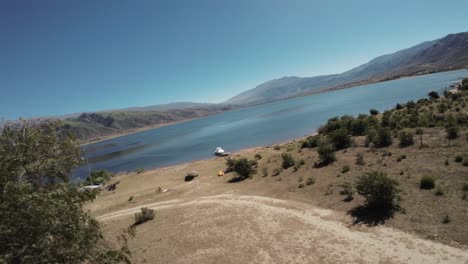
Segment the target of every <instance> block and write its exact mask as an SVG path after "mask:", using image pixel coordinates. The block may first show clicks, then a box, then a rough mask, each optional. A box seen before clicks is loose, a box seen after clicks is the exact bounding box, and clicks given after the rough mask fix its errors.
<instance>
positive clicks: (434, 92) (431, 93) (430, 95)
mask: <svg viewBox="0 0 468 264" xmlns="http://www.w3.org/2000/svg"><path fill="white" fill-rule="evenodd" d="M427 95H428V96H429V98H431V99H433V100H434V99H438V98H439V97H440V96H439V93H437V92H436V91H430V92H429V93H428V94H427Z"/></svg>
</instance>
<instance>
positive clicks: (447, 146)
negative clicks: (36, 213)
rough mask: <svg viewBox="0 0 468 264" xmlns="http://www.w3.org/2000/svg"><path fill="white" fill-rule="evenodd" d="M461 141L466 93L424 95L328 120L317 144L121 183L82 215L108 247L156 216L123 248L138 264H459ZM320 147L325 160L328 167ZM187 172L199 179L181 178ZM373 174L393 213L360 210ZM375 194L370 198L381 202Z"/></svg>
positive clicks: (466, 191) (308, 141)
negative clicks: (392, 193) (143, 213)
mask: <svg viewBox="0 0 468 264" xmlns="http://www.w3.org/2000/svg"><path fill="white" fill-rule="evenodd" d="M465 82H466V83H468V80H466V81H465ZM465 88H466V86H465ZM304 122H307V120H304ZM451 127H453V128H455V131H456V132H457V133H456V136H455V137H449V138H451V139H450V141H449V140H448V139H447V136H448V131H449V130H450V129H448V128H451ZM418 128H420V129H422V130H421V132H422V133H421V135H418V134H417V133H418V132H417V131H419V130H418ZM467 133H468V92H467V91H465V92H461V93H456V94H453V95H452V94H450V93H447V94H446V96H445V97H441V98H437V96H436V95H434V94H433V96H432V99H421V100H419V101H417V102H407V103H402V104H398V105H397V106H396V107H395V108H394V109H391V110H389V111H386V112H384V113H381V114H379V113H377V112H375V111H372V114H371V115H360V116H358V117H351V116H343V117H336V118H331V119H330V120H329V121H328V122H327V123H326V124H324V125H323V126H322V128H321V129H320V134H318V135H313V136H310V137H307V138H304V139H299V140H296V141H292V142H289V143H285V144H282V145H277V146H270V147H264V148H256V149H250V150H245V151H241V152H239V153H235V154H234V155H232V158H233V160H234V162H232V160H231V162H227V161H226V159H224V158H213V159H209V160H203V161H196V162H191V163H186V164H181V165H177V166H172V167H166V168H161V169H157V170H153V171H147V172H142V173H140V174H136V173H130V174H123V175H122V174H121V175H119V176H117V177H116V178H115V179H113V180H112V181H111V182H109V183H113V182H117V181H118V182H120V184H119V186H118V188H117V189H116V190H113V191H104V192H102V193H101V195H100V196H99V197H98V198H97V200H95V201H94V202H92V203H90V204H88V208H89V209H90V210H91V212H92V214H93V215H94V216H96V217H97V219H98V220H99V221H100V222H101V223H102V225H103V229H104V232H105V234H106V237H108V238H109V239H112V237H115V234H116V233H118V232H120V230H123V229H125V228H127V227H128V226H130V225H131V224H132V223H133V222H134V214H135V213H137V212H138V211H139V210H140V208H142V207H147V208H151V209H153V210H154V211H155V218H154V219H153V220H151V221H149V222H147V223H144V224H142V225H139V226H138V227H137V228H136V235H135V237H134V238H132V239H130V240H129V246H130V248H131V249H132V251H133V252H135V254H134V260H135V261H136V262H137V263H151V262H154V261H156V260H158V261H161V262H173V263H239V262H249V263H272V262H275V261H276V262H279V263H379V262H382V261H385V263H466V261H468V251H467V250H466V249H467V247H468V233H467V232H466V222H467V221H468V214H467V211H466V208H467V204H468V178H467V177H466V176H467V174H466V173H467V168H468V167H467V166H468V140H467V136H468V135H467ZM402 135H403V136H402ZM452 136H453V135H452ZM409 139H411V140H409ZM402 143H404V144H402ZM330 145H331V148H329V147H330ZM324 149H331V151H330V152H328V154H330V153H332V154H333V157H334V158H333V159H330V160H329V161H328V162H327V163H324V162H323V159H324V155H325V156H328V154H327V152H324V151H323V150H324ZM330 157H331V156H330ZM243 158H245V159H247V161H248V164H250V166H251V167H252V168H253V169H254V170H253V171H251V172H250V173H249V175H248V177H243V178H241V177H240V175H241V173H242V174H243V173H244V171H245V170H237V169H235V168H236V167H237V166H236V165H234V172H227V173H226V174H225V175H224V176H221V177H219V176H217V174H218V172H219V171H220V170H225V171H229V170H230V169H229V165H228V163H229V164H233V163H234V164H237V163H239V162H240V160H241V159H243ZM194 170H195V171H197V172H198V174H199V176H198V177H197V178H195V179H193V180H192V181H189V182H186V181H184V176H185V175H186V173H187V172H190V171H194ZM373 172H377V173H382V174H383V175H385V176H386V177H387V179H389V180H388V181H387V182H386V184H389V182H392V184H396V187H397V189H398V190H399V191H398V195H397V196H399V199H397V198H395V199H392V201H393V202H394V203H396V204H397V205H398V206H392V207H382V208H383V209H382V208H374V207H370V206H369V205H368V204H367V203H366V197H365V196H364V195H363V194H362V193H363V191H362V189H359V188H358V187H357V186H359V182H360V179H361V178H363V177H364V176H365V175H367V173H370V174H371V175H375V174H372V173H373ZM426 178H429V179H432V181H429V183H432V185H431V184H428V183H427V182H428V181H423V179H426ZM423 183H424V184H423ZM376 186H377V187H378V188H377V190H378V192H375V193H376V195H377V196H379V195H381V194H388V192H387V191H385V190H387V189H386V188H385V184H384V186H383V187H382V185H376ZM384 197H385V196H384ZM447 205H450V206H447ZM226 237H229V239H226ZM252 249H255V250H252Z"/></svg>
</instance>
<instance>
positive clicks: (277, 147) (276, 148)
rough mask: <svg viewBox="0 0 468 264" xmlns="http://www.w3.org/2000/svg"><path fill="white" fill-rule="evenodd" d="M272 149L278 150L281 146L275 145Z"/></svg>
mask: <svg viewBox="0 0 468 264" xmlns="http://www.w3.org/2000/svg"><path fill="white" fill-rule="evenodd" d="M273 149H274V150H280V149H281V147H280V146H275V147H274V148H273Z"/></svg>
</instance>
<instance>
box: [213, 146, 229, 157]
mask: <svg viewBox="0 0 468 264" xmlns="http://www.w3.org/2000/svg"><path fill="white" fill-rule="evenodd" d="M214 154H215V155H216V156H227V155H229V152H225V151H224V149H222V148H221V147H217V148H216V150H215V152H214Z"/></svg>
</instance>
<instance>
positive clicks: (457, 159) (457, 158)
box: [455, 154, 463, 163]
mask: <svg viewBox="0 0 468 264" xmlns="http://www.w3.org/2000/svg"><path fill="white" fill-rule="evenodd" d="M462 161H463V156H462V155H460V154H459V155H457V156H455V162H458V163H460V162H462Z"/></svg>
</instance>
